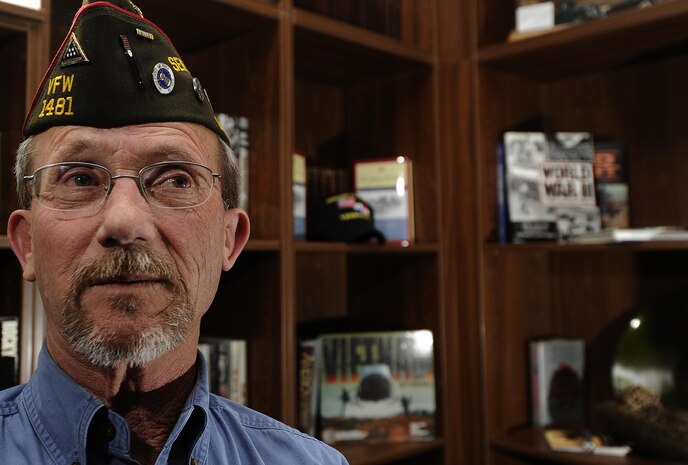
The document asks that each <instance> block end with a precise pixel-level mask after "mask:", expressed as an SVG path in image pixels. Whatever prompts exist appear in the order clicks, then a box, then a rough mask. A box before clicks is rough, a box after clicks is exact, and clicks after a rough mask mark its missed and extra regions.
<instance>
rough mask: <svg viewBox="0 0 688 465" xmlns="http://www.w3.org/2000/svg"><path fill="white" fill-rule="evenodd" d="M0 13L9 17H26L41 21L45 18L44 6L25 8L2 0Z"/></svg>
mask: <svg viewBox="0 0 688 465" xmlns="http://www.w3.org/2000/svg"><path fill="white" fill-rule="evenodd" d="M0 14H6V15H8V16H10V17H16V18H22V19H28V20H31V21H36V22H40V21H43V20H44V19H45V18H46V11H45V8H41V9H40V10H34V9H32V8H25V7H21V6H18V5H12V4H9V3H4V2H0Z"/></svg>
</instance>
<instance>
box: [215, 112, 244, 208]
mask: <svg viewBox="0 0 688 465" xmlns="http://www.w3.org/2000/svg"><path fill="white" fill-rule="evenodd" d="M217 120H218V121H219V122H220V125H221V126H222V127H223V128H224V130H225V133H226V134H227V137H228V138H229V145H230V147H232V149H233V150H234V152H235V153H236V156H237V157H238V159H239V170H240V172H241V183H240V184H239V208H243V209H244V210H248V199H249V119H248V118H247V117H245V116H230V115H227V114H225V113H218V114H217Z"/></svg>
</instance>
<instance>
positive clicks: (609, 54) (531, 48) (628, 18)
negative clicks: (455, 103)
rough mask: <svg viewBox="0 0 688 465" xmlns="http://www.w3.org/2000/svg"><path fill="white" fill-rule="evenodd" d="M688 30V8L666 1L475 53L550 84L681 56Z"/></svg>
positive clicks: (682, 3)
mask: <svg viewBox="0 0 688 465" xmlns="http://www.w3.org/2000/svg"><path fill="white" fill-rule="evenodd" d="M687 30H688V3H687V2H685V1H681V0H666V1H665V2H663V3H660V4H658V5H654V6H651V7H647V8H642V9H635V10H629V11H626V12H621V13H617V14H616V15H613V16H609V17H607V18H602V19H598V20H593V21H589V22H585V23H581V24H576V25H572V26H570V27H566V28H564V29H558V30H555V31H552V32H551V33H543V34H541V35H537V36H535V37H530V38H527V39H522V40H519V41H514V42H503V43H497V44H493V45H487V46H484V47H482V48H481V49H480V50H479V51H478V52H477V60H478V62H479V63H480V64H483V65H490V66H495V67H498V68H501V69H504V70H508V71H510V72H514V73H517V74H522V75H525V76H529V77H534V78H538V79H554V78H558V77H566V76H570V75H575V74H584V73H589V72H593V71H598V70H601V69H610V68H614V67H620V66H624V65H627V64H629V63H633V62H637V61H642V60H645V59H647V58H648V56H650V57H655V58H656V55H657V54H658V53H659V54H662V53H666V54H672V53H682V51H683V50H685V46H686V42H687V41H688V32H686V31H687ZM630 43H632V44H633V46H632V47H629V46H628V44H630ZM554 57H556V59H555V58H554Z"/></svg>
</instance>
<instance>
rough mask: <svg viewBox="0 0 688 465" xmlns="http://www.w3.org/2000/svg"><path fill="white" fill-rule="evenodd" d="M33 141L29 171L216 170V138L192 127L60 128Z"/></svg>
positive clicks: (186, 124) (163, 124)
mask: <svg viewBox="0 0 688 465" xmlns="http://www.w3.org/2000/svg"><path fill="white" fill-rule="evenodd" d="M35 138H36V139H35V140H36V151H35V153H34V155H33V160H32V163H31V165H32V169H36V168H38V167H40V166H43V165H46V164H49V163H59V162H63V161H86V162H91V163H98V164H101V165H103V166H107V167H126V168H130V169H133V168H141V167H143V166H145V165H147V164H150V163H156V162H159V161H167V160H181V161H192V162H197V163H202V164H204V165H208V166H210V167H211V168H213V169H217V166H216V165H217V156H216V154H217V153H218V152H219V146H218V145H219V140H218V138H217V136H216V135H215V134H214V133H213V132H212V131H210V130H208V129H207V128H205V127H203V126H200V125H198V124H193V123H150V124H141V125H133V126H125V127H119V128H111V129H101V128H92V127H87V126H60V127H54V128H51V129H49V130H47V131H45V132H43V133H41V134H38V135H36V136H35Z"/></svg>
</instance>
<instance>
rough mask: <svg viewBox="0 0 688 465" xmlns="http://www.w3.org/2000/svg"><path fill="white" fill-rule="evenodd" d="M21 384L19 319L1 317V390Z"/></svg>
mask: <svg viewBox="0 0 688 465" xmlns="http://www.w3.org/2000/svg"><path fill="white" fill-rule="evenodd" d="M18 383H19V317H16V316H3V317H0V389H6V388H9V387H12V386H15V385H17V384H18Z"/></svg>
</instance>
